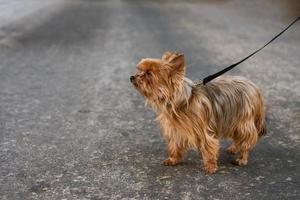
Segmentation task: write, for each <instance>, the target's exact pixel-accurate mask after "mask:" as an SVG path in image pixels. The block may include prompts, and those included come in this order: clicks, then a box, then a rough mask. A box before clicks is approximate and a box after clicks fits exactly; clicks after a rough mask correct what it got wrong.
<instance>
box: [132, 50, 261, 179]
mask: <svg viewBox="0 0 300 200" xmlns="http://www.w3.org/2000/svg"><path fill="white" fill-rule="evenodd" d="M137 69H138V71H137V73H136V74H135V75H134V76H131V77H130V81H131V82H132V84H133V85H134V87H135V88H136V89H137V90H138V91H139V92H140V93H141V94H142V96H144V97H145V100H146V104H147V105H149V106H150V107H151V108H152V109H153V110H154V111H155V112H156V114H157V121H158V122H159V125H160V130H161V134H162V136H163V137H164V138H165V140H166V143H167V149H168V156H169V157H168V159H166V160H165V161H164V162H163V163H164V165H176V164H178V163H179V162H180V161H181V159H182V157H183V155H184V153H185V152H186V151H187V150H189V149H196V150H199V151H200V152H201V154H202V158H203V163H204V170H205V172H206V173H207V174H212V173H215V172H216V170H217V159H218V154H219V148H220V147H219V146H220V145H219V140H220V139H221V138H225V139H232V141H233V143H232V145H231V146H230V147H229V148H228V149H227V152H228V153H229V154H236V153H238V152H239V154H240V155H239V157H238V158H237V159H236V160H235V161H234V163H235V164H237V165H239V166H243V165H247V163H248V156H249V151H250V150H251V149H252V148H253V147H254V146H255V145H256V143H257V142H258V140H259V138H260V137H262V136H263V135H265V134H266V125H265V108H264V99H263V96H262V93H261V91H260V89H259V88H258V87H257V86H256V85H255V84H254V83H252V82H251V81H249V80H247V79H246V78H243V77H239V76H220V77H218V78H216V79H214V80H212V81H211V82H209V83H207V84H205V85H196V84H194V83H193V81H191V80H189V79H188V78H186V77H185V70H186V68H185V57H184V54H182V53H171V52H165V53H164V54H163V56H162V58H161V59H153V58H145V59H142V60H141V61H140V62H139V63H138V65H137Z"/></svg>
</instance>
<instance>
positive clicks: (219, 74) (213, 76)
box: [197, 17, 300, 85]
mask: <svg viewBox="0 0 300 200" xmlns="http://www.w3.org/2000/svg"><path fill="white" fill-rule="evenodd" d="M299 19H300V17H298V18H297V19H295V20H294V21H293V22H292V23H291V24H290V25H289V26H288V27H286V28H285V29H284V30H283V31H281V32H280V33H279V34H277V35H276V36H275V37H274V38H272V39H271V40H270V41H269V42H268V43H267V44H265V45H264V46H262V47H260V48H259V49H257V50H256V51H254V52H253V53H252V54H250V55H249V56H247V57H245V58H244V59H242V60H241V61H239V62H236V63H234V64H232V65H230V66H229V67H226V68H225V69H223V70H221V71H219V72H217V73H215V74H212V75H210V76H207V77H205V78H204V79H203V81H202V83H201V82H200V83H198V84H197V85H205V84H206V83H208V82H210V81H211V80H213V79H215V78H217V77H218V76H221V75H222V74H224V73H226V72H227V71H229V70H231V69H233V68H234V67H236V66H237V65H239V64H241V63H242V62H244V61H245V60H247V59H248V58H250V57H252V56H253V55H254V54H256V53H257V52H259V51H260V50H262V49H263V48H265V47H266V46H268V45H269V44H270V43H271V42H273V41H274V40H275V39H276V38H278V37H279V36H280V35H281V34H283V33H284V32H285V31H286V30H287V29H289V28H290V27H291V26H292V25H293V24H294V23H296V22H297V21H298V20H299Z"/></svg>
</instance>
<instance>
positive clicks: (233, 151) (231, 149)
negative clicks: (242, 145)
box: [226, 146, 238, 155]
mask: <svg viewBox="0 0 300 200" xmlns="http://www.w3.org/2000/svg"><path fill="white" fill-rule="evenodd" d="M226 152H227V153H228V154H231V155H234V154H236V153H237V152H238V151H237V149H236V148H235V146H231V147H229V148H228V149H227V150H226Z"/></svg>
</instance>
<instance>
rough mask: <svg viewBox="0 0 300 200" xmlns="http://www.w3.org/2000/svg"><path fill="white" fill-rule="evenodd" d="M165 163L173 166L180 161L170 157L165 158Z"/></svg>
mask: <svg viewBox="0 0 300 200" xmlns="http://www.w3.org/2000/svg"><path fill="white" fill-rule="evenodd" d="M163 163H164V165H165V166H173V165H176V164H178V161H177V160H175V159H174V158H168V159H166V160H164V162H163Z"/></svg>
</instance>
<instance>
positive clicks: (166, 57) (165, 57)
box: [161, 51, 173, 62]
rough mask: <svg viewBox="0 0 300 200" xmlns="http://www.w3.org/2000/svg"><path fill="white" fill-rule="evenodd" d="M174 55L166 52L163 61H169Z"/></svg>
mask: <svg viewBox="0 0 300 200" xmlns="http://www.w3.org/2000/svg"><path fill="white" fill-rule="evenodd" d="M172 55H173V54H172V53H171V52H169V51H166V52H165V53H164V54H163V56H162V58H161V59H162V60H163V61H167V62H168V61H169V59H170V57H171V56H172Z"/></svg>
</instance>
